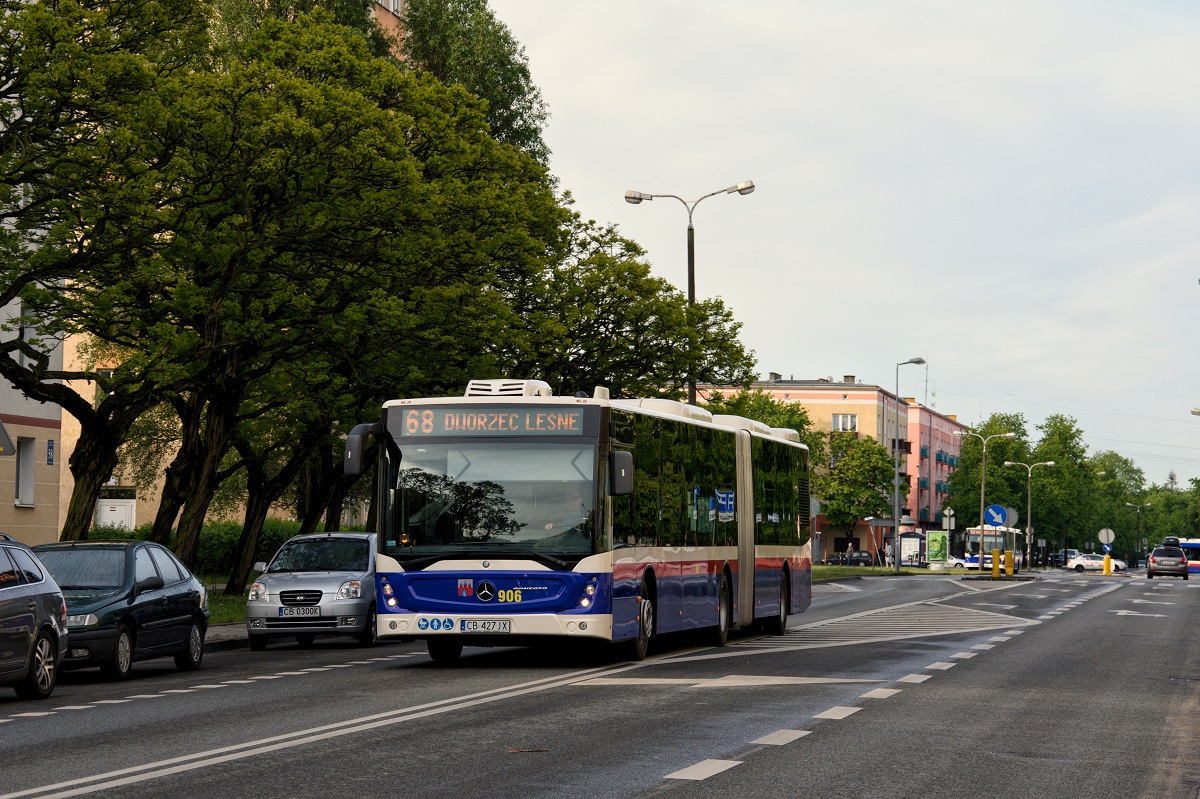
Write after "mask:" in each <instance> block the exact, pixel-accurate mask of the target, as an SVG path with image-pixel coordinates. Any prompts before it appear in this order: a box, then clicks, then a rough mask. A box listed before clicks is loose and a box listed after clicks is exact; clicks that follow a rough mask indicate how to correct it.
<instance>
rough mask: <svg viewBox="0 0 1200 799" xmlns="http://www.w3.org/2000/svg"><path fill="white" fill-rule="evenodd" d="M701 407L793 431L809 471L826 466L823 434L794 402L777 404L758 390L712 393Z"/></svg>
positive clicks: (825, 447) (806, 413)
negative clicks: (802, 447) (802, 445)
mask: <svg viewBox="0 0 1200 799" xmlns="http://www.w3.org/2000/svg"><path fill="white" fill-rule="evenodd" d="M702 405H703V406H704V407H705V408H707V409H708V410H709V411H711V412H712V413H713V414H730V415H733V416H744V417H746V418H747V419H753V420H755V421H758V422H762V423H763V424H765V425H767V426H769V427H783V428H789V429H792V430H795V431H796V432H797V433H799V434H800V440H801V441H802V442H804V443H805V444H806V445H808V451H809V461H810V463H811V464H812V465H813V468H816V467H818V466H821V467H823V466H824V465H825V464H826V463H827V457H828V456H827V452H828V448H827V446H826V437H825V434H824V433H822V432H821V431H820V430H817V429H816V428H815V427H813V423H812V419H810V418H809V416H808V410H807V409H806V408H805V407H804V406H803V405H800V404H798V403H795V402H785V401H783V400H777V399H775V398H773V397H772V396H770V395H769V394H767V393H766V392H763V391H759V390H742V391H738V392H737V393H735V394H730V395H729V396H725V395H723V394H722V393H721V392H719V391H718V392H714V393H713V395H712V396H711V397H709V399H708V401H707V402H704V403H702Z"/></svg>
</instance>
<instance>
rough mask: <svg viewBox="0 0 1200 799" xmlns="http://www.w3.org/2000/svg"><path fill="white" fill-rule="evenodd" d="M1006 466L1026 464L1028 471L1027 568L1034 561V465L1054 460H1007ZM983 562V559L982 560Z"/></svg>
mask: <svg viewBox="0 0 1200 799" xmlns="http://www.w3.org/2000/svg"><path fill="white" fill-rule="evenodd" d="M1004 465H1005V466H1024V467H1025V472H1026V475H1025V477H1026V480H1025V568H1027V569H1028V568H1029V567H1030V566H1031V565H1032V564H1033V561H1032V560H1031V559H1030V554H1031V546H1032V541H1033V467H1034V466H1053V465H1054V461H1039V462H1038V463H1022V462H1021V461H1005V462H1004ZM980 562H982V561H980Z"/></svg>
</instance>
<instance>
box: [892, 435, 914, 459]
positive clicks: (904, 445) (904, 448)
mask: <svg viewBox="0 0 1200 799" xmlns="http://www.w3.org/2000/svg"><path fill="white" fill-rule="evenodd" d="M897 447H899V449H900V451H901V452H903V453H904V454H905V455H911V454H912V442H911V441H909V440H908V439H907V438H902V439H895V438H893V439H892V452H895V451H896V448H897Z"/></svg>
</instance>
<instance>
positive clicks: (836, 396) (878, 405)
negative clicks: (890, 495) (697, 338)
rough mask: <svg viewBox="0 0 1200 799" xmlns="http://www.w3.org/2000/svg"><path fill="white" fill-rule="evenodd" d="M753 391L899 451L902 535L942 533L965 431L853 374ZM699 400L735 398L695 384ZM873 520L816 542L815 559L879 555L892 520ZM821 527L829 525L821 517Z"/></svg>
mask: <svg viewBox="0 0 1200 799" xmlns="http://www.w3.org/2000/svg"><path fill="white" fill-rule="evenodd" d="M751 389H753V390H757V391H762V392H763V393H765V394H767V395H768V396H770V397H771V398H772V399H775V400H778V401H782V402H794V403H798V404H800V405H803V406H804V409H805V410H806V411H808V417H809V419H810V420H812V423H813V426H814V427H815V428H816V429H817V430H820V431H821V432H823V433H826V434H831V433H853V434H855V435H857V436H868V437H870V438H872V439H874V440H875V441H876V442H878V443H879V444H880V445H882V446H883V447H884V448H885V449H887V451H888V454H889V456H890V457H892V458H893V459H894V458H895V457H896V452H897V450H899V453H900V473H901V475H903V478H902V479H904V480H905V481H906V482H907V484H908V498H907V500H906V502H905V503H904V506H903V507H901V508H900V519H901V524H900V532H901V533H905V532H922V533H923V532H925V531H926V530H929V529H931V528H932V529H940V528H941V524H942V503H943V502H944V501H945V499H946V497H947V495H948V493H949V476H950V474H951V473H953V471H954V470H955V469H956V468H957V466H958V455H959V452H960V451H961V441H960V439H958V438H957V437H956V436H955V435H954V433H955V431H957V430H966V429H967V427H966V425H963V424H961V423H960V422H958V421H957V420H956V419H955V418H954V417H953V416H947V415H945V414H942V413H939V412H937V411H935V410H933V409H932V408H928V407H926V406H924V405H921V404H920V403H917V402H916V401H915V400H913V399H911V398H901V397H897V396H896V395H895V393H893V392H892V391H889V390H887V389H886V388H884V387H882V386H879V385H874V384H871V383H864V382H863V381H861V380H859V379H858V378H857V377H856V376H854V375H843V376H842V378H841V379H840V380H837V379H835V378H833V377H827V378H821V379H816V380H794V379H786V380H785V379H783V377H782V376H781V375H779V374H777V373H774V372H772V373H771V374H770V375H769V377H768V378H767V379H766V380H760V381H756V382H755V383H753V384H752V385H751ZM698 390H699V393H700V396H701V398H703V397H706V396H711V394H712V393H713V392H714V391H720V392H722V393H724V394H730V393H734V392H736V391H737V389H736V388H731V387H728V386H725V387H722V386H698ZM874 521H875V520H873V519H864V520H862V521H861V522H859V524H858V526H857V527H856V528H855V530H854V531H853V532H852V533H851V534H850V535H848V536H841V535H831V536H821V537H819V538H818V539H817V544H818V547H819V549H820V551H819V552H818V553H814V557H815V558H816V559H818V560H820V559H822V558H823V556H824V555H826V554H832V553H834V552H839V551H843V550H845V549H846V548H847V547H848V546H851V547H853V548H855V549H865V550H867V551H870V552H875V551H877V550H879V549H881V548H882V547H883V546H884V541H885V540H886V537H887V535H888V534H890V530H891V522H890V520H888V521H887V522H886V524H883V523H882V522H883V521H884V520H880V522H881V523H880V524H875V523H874ZM816 523H817V528H818V529H823V528H824V525H825V519H824V517H823V516H820V515H818V516H817V518H816Z"/></svg>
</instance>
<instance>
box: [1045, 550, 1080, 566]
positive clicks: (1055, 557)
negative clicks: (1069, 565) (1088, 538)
mask: <svg viewBox="0 0 1200 799" xmlns="http://www.w3.org/2000/svg"><path fill="white" fill-rule="evenodd" d="M1076 557H1079V550H1078V549H1068V550H1067V560H1070V559H1071V558H1076ZM1050 565H1051V566H1059V567H1061V566H1062V565H1063V551H1062V550H1061V549H1060V550H1058V551H1057V552H1053V553H1051V554H1050Z"/></svg>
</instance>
